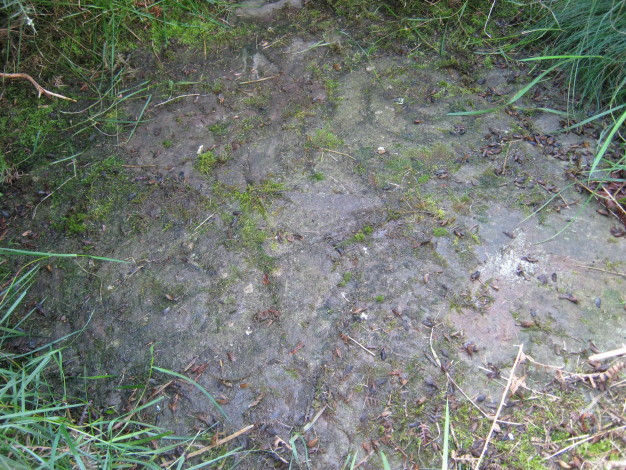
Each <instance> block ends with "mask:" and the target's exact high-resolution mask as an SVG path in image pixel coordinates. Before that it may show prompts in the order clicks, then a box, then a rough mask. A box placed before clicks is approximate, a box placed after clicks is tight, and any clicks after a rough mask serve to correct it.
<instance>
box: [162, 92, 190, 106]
mask: <svg viewBox="0 0 626 470" xmlns="http://www.w3.org/2000/svg"><path fill="white" fill-rule="evenodd" d="M188 96H200V93H190V94H188V95H180V96H175V97H174V98H170V99H169V100H165V101H163V102H162V103H157V104H155V105H154V107H155V108H156V107H157V106H163V105H164V104H167V103H169V102H170V101H174V100H178V99H180V98H187V97H188Z"/></svg>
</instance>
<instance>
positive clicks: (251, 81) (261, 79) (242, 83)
mask: <svg viewBox="0 0 626 470" xmlns="http://www.w3.org/2000/svg"><path fill="white" fill-rule="evenodd" d="M278 77H280V75H272V76H271V77H263V78H259V79H258V80H250V81H248V82H238V83H239V85H249V84H250V83H259V82H264V81H265V80H272V79H273V78H278Z"/></svg>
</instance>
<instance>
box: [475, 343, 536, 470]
mask: <svg viewBox="0 0 626 470" xmlns="http://www.w3.org/2000/svg"><path fill="white" fill-rule="evenodd" d="M523 349H524V344H523V343H522V344H520V345H519V349H518V351H517V357H516V358H515V362H514V363H513V367H512V368H511V374H510V375H509V380H508V381H507V383H506V387H505V389H504V391H503V392H502V399H501V400H500V405H499V406H498V411H496V416H495V417H494V418H493V422H492V423H491V429H489V434H487V438H486V439H485V445H484V446H483V450H482V452H481V453H480V457H479V458H478V462H476V466H475V467H474V468H475V469H476V470H479V469H480V464H481V463H482V461H483V457H484V456H485V452H487V447H488V446H489V441H490V440H491V435H492V434H493V430H494V429H495V428H496V426H497V424H498V416H500V412H501V411H502V407H503V406H504V402H505V401H506V396H507V394H508V393H509V389H510V388H511V383H512V382H513V377H514V376H515V368H516V367H517V364H518V363H519V361H520V358H521V357H522V351H523Z"/></svg>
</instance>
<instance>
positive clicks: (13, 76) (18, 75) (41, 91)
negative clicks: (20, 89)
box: [0, 72, 76, 103]
mask: <svg viewBox="0 0 626 470" xmlns="http://www.w3.org/2000/svg"><path fill="white" fill-rule="evenodd" d="M0 78H8V79H22V80H28V81H29V82H30V83H32V84H33V86H34V87H35V88H36V89H37V97H38V98H41V95H46V96H47V97H48V98H60V99H62V100H67V101H73V102H74V103H76V100H75V99H72V98H68V97H67V96H63V95H59V94H58V93H53V92H51V91H48V90H46V89H45V88H44V87H42V86H41V85H40V84H39V83H37V82H36V81H35V79H34V78H33V77H31V76H30V75H28V74H27V73H3V72H0Z"/></svg>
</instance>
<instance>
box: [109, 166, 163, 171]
mask: <svg viewBox="0 0 626 470" xmlns="http://www.w3.org/2000/svg"><path fill="white" fill-rule="evenodd" d="M121 166H122V168H163V169H164V170H168V171H169V170H171V169H173V168H174V167H173V166H161V165H121Z"/></svg>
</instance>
